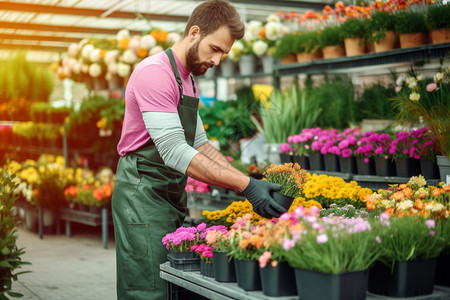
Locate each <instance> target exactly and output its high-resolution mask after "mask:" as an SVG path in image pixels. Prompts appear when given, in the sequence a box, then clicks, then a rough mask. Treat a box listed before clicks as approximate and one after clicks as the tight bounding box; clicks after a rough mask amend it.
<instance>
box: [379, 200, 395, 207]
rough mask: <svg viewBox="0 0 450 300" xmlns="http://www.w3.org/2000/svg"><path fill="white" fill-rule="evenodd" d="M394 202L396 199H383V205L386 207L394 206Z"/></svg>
mask: <svg viewBox="0 0 450 300" xmlns="http://www.w3.org/2000/svg"><path fill="white" fill-rule="evenodd" d="M393 202H395V200H394V201H391V200H386V199H383V200H381V205H382V206H383V207H385V208H389V207H393V206H394V203H393Z"/></svg>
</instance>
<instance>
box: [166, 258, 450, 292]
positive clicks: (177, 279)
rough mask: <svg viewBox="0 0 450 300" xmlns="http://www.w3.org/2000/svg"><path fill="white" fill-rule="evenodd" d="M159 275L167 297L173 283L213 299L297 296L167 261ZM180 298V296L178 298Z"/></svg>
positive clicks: (172, 289)
mask: <svg viewBox="0 0 450 300" xmlns="http://www.w3.org/2000/svg"><path fill="white" fill-rule="evenodd" d="M160 276H161V278H162V279H164V280H166V281H168V283H169V295H168V299H178V295H177V294H176V292H174V290H176V289H174V285H175V286H178V287H182V288H185V289H187V290H189V291H192V292H194V293H196V294H198V295H201V296H203V297H206V298H207V299H214V300H222V299H224V300H228V299H239V300H259V299H266V300H270V299H272V300H273V299H279V300H294V299H295V300H297V299H298V296H293V297H268V296H265V295H264V294H263V293H262V291H251V292H247V291H244V290H243V289H242V288H240V287H238V285H237V283H235V282H234V283H231V282H218V281H216V280H215V279H214V278H212V277H206V276H203V275H201V274H200V272H199V271H190V272H185V271H181V270H177V269H174V268H172V267H171V266H170V263H169V262H166V263H163V264H161V265H160ZM180 299H181V298H180ZM391 299H392V300H393V299H396V300H403V299H405V298H391V297H385V296H380V295H373V294H370V293H368V294H367V298H366V300H391ZM406 299H409V300H444V299H450V289H449V288H445V287H440V286H435V287H434V292H433V294H431V295H425V296H420V297H413V298H406Z"/></svg>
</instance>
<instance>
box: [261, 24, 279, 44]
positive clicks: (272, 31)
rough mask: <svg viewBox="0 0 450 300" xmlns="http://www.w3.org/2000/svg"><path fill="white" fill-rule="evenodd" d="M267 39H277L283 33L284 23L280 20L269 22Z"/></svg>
mask: <svg viewBox="0 0 450 300" xmlns="http://www.w3.org/2000/svg"><path fill="white" fill-rule="evenodd" d="M265 27H266V39H268V40H269V41H276V40H278V39H279V38H281V36H282V35H283V25H281V24H280V23H278V22H268V23H267V24H266V25H265Z"/></svg>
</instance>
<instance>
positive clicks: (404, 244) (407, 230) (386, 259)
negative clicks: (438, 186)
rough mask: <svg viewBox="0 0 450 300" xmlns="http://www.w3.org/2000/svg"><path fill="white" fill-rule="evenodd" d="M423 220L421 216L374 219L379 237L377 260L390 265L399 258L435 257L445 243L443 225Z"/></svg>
mask: <svg viewBox="0 0 450 300" xmlns="http://www.w3.org/2000/svg"><path fill="white" fill-rule="evenodd" d="M430 221H431V220H429V222H430ZM425 222H426V220H425V219H424V218H421V217H417V216H403V217H396V218H390V219H389V220H387V221H385V222H382V221H381V222H380V224H377V223H374V228H375V230H376V231H377V232H378V236H379V237H380V240H381V242H380V252H381V257H380V261H381V262H382V263H384V264H385V265H387V266H389V267H391V266H392V265H393V264H394V263H395V261H399V260H416V259H429V258H436V257H438V256H439V254H440V253H441V251H442V250H443V248H444V245H445V240H444V239H443V237H442V227H441V226H436V227H435V228H429V227H428V226H427V224H426V223H425ZM431 222H433V221H431ZM383 224H384V225H383Z"/></svg>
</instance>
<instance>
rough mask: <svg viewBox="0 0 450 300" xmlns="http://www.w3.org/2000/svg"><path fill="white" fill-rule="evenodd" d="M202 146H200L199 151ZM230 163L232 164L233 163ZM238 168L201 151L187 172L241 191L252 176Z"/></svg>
mask: <svg viewBox="0 0 450 300" xmlns="http://www.w3.org/2000/svg"><path fill="white" fill-rule="evenodd" d="M200 148H201V147H199V148H198V150H199V151H200ZM222 156H223V155H222ZM225 159H226V158H225ZM228 164H229V163H228ZM229 165H230V166H231V164H229ZM236 170H237V169H235V168H234V167H232V166H231V167H227V166H223V165H222V164H219V163H218V162H216V161H215V160H213V159H211V158H209V157H208V156H206V155H204V154H203V153H202V152H201V151H200V152H199V153H197V155H195V156H194V158H193V159H192V160H191V163H190V164H189V166H188V168H187V170H186V174H188V175H189V176H191V177H193V178H195V179H197V180H200V181H203V182H205V183H208V184H212V185H217V186H221V187H224V188H228V189H232V190H237V191H240V192H241V191H243V190H244V189H245V188H246V187H247V186H248V184H249V182H250V178H249V177H248V176H247V175H245V174H244V173H242V172H239V171H237V172H236Z"/></svg>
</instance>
